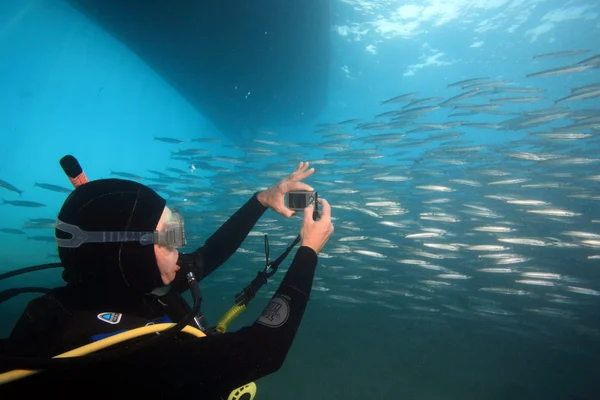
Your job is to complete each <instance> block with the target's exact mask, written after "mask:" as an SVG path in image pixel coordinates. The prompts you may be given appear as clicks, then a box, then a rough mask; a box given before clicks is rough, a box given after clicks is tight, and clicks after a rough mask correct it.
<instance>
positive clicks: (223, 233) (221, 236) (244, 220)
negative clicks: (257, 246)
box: [172, 192, 268, 292]
mask: <svg viewBox="0 0 600 400" xmlns="http://www.w3.org/2000/svg"><path fill="white" fill-rule="evenodd" d="M257 196H258V192H256V193H255V194H254V195H253V196H252V197H251V198H250V200H248V201H247V202H246V204H244V205H243V206H242V207H241V208H240V209H239V210H238V211H236V213H235V214H233V215H232V216H231V217H230V218H229V219H228V220H227V222H225V223H224V224H223V225H221V227H220V228H219V229H218V230H217V231H216V232H215V233H214V234H213V235H212V236H211V237H209V238H208V239H207V240H206V242H205V243H204V246H202V247H199V248H198V249H196V250H195V251H194V252H193V254H194V257H196V259H197V262H196V263H195V264H196V265H201V266H202V270H201V271H194V273H195V275H196V279H198V280H202V279H204V278H206V277H207V276H208V275H210V274H211V273H212V272H213V271H214V270H216V269H217V268H218V267H220V266H221V265H223V263H225V261H227V260H228V259H229V257H231V256H232V255H233V254H234V253H235V252H236V250H237V249H238V248H239V247H240V246H241V245H242V243H243V242H244V239H246V237H247V236H248V233H250V231H251V230H252V228H253V227H254V225H256V222H258V220H259V219H260V217H262V215H263V214H264V213H265V211H267V210H268V207H265V206H263V205H262V204H261V203H260V201H258V197H257ZM172 287H173V289H175V290H177V291H179V292H184V291H186V290H187V289H188V285H187V283H186V281H185V279H177V280H176V281H175V282H173V284H172Z"/></svg>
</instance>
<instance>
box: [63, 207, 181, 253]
mask: <svg viewBox="0 0 600 400" xmlns="http://www.w3.org/2000/svg"><path fill="white" fill-rule="evenodd" d="M56 229H59V230H61V231H63V232H66V233H69V234H70V235H71V238H69V239H63V238H58V237H57V238H56V244H57V245H58V247H68V248H75V247H79V246H81V245H82V244H84V243H109V242H112V243H114V242H139V243H141V244H142V245H148V244H157V245H160V246H166V247H173V248H182V247H185V245H186V243H187V242H186V240H185V230H184V227H183V218H182V217H181V214H180V213H179V211H177V210H172V211H171V215H170V217H169V219H168V220H167V221H165V224H164V228H163V229H162V230H160V231H154V232H127V231H112V232H107V231H105V232H103V231H84V230H83V229H81V228H79V227H78V226H77V225H71V224H68V223H66V222H63V221H61V220H59V219H57V220H56Z"/></svg>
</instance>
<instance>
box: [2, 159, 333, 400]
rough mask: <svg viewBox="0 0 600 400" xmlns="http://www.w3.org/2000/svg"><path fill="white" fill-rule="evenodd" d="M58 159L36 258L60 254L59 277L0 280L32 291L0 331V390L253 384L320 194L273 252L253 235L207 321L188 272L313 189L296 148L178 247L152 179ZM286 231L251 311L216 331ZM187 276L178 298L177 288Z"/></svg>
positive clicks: (280, 354) (245, 392) (324, 215)
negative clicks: (205, 232)
mask: <svg viewBox="0 0 600 400" xmlns="http://www.w3.org/2000/svg"><path fill="white" fill-rule="evenodd" d="M61 165H62V166H63V169H64V170H65V172H66V173H67V175H68V176H69V178H70V179H71V182H72V183H73V185H74V186H75V187H76V188H75V190H74V191H73V192H72V193H71V194H70V195H69V196H68V197H67V199H66V200H65V202H64V204H63V206H62V208H61V210H60V212H59V214H58V217H57V221H56V228H55V235H56V242H57V245H58V253H59V257H60V264H52V265H51V264H47V266H52V267H58V266H62V268H63V273H62V277H63V280H64V281H65V282H66V285H65V286H61V287H58V288H54V289H41V288H20V289H10V290H6V291H4V292H2V293H0V298H1V299H0V302H1V301H5V300H7V299H8V298H11V297H14V296H15V295H17V294H20V293H26V292H36V291H37V292H43V293H45V295H43V296H41V297H38V298H35V299H34V300H32V301H30V302H29V304H28V305H27V308H26V310H25V312H24V313H23V314H22V316H21V317H20V319H19V320H18V321H17V323H16V325H15V326H14V328H13V330H12V332H11V334H10V336H9V337H8V338H7V339H3V340H1V341H0V352H1V356H0V395H2V396H3V398H6V399H8V398H12V397H8V395H13V396H15V397H14V398H17V396H19V397H25V398H29V397H30V396H32V395H34V394H40V395H42V394H43V395H47V394H48V393H57V394H59V393H60V395H66V396H67V397H71V396H73V395H77V396H86V397H87V396H88V395H89V396H92V395H93V391H98V392H99V393H98V395H99V396H108V397H110V398H121V397H125V396H129V395H131V394H135V395H136V397H137V396H142V395H148V396H150V398H161V397H168V398H171V397H175V396H178V395H185V394H193V395H194V396H195V397H196V398H198V399H232V400H234V399H235V400H246V399H251V398H253V397H254V394H255V386H254V384H253V381H254V380H256V379H260V378H262V377H264V376H266V375H269V374H272V373H273V372H275V371H277V370H278V369H279V368H280V367H281V366H282V364H283V362H284V360H285V358H286V355H287V353H288V351H289V349H290V347H291V345H292V342H293V340H294V337H295V335H296V332H297V330H298V327H299V325H300V322H301V320H302V316H303V314H304V311H305V308H306V305H307V302H308V299H309V294H310V291H311V288H312V282H313V277H314V273H315V269H316V266H317V258H318V254H319V252H320V251H321V249H322V248H323V246H324V245H325V244H326V243H327V241H328V240H329V237H330V235H331V234H332V233H333V230H334V228H333V224H332V222H331V208H330V205H329V204H328V202H327V201H326V200H324V199H317V198H316V196H315V199H314V202H313V203H314V204H308V205H307V207H306V208H304V219H303V222H302V227H301V230H300V235H299V236H298V237H297V238H296V240H295V241H294V243H293V244H292V245H291V246H290V247H288V248H287V250H286V251H285V252H284V254H282V256H281V257H279V259H277V260H276V261H275V262H269V254H268V241H267V238H266V237H265V248H266V253H267V254H266V258H267V265H266V266H265V269H264V271H260V272H258V274H257V276H256V278H255V279H254V280H253V281H252V282H251V283H250V284H249V285H248V286H246V287H245V288H244V289H243V290H242V291H241V292H240V293H238V294H237V296H236V300H235V305H234V306H233V307H232V309H231V310H230V311H229V312H228V313H227V314H226V315H225V316H224V317H223V318H222V319H221V321H220V322H219V324H217V325H216V326H215V327H209V326H208V325H207V322H206V318H205V316H204V315H203V314H202V312H201V311H200V304H201V300H202V298H201V294H200V290H199V288H198V281H200V280H202V279H204V278H206V277H207V276H208V275H210V274H211V273H212V272H213V271H214V270H216V269H217V268H218V267H220V266H221V265H222V264H223V263H225V262H226V261H227V260H228V259H229V258H230V257H231V256H232V255H233V254H234V253H235V252H236V250H237V249H238V248H239V247H240V245H241V244H242V243H243V241H244V239H245V238H246V236H247V235H248V233H249V232H250V231H251V230H252V228H253V227H254V225H255V224H256V222H257V221H258V220H259V218H260V217H261V216H262V215H263V213H264V212H265V211H266V210H267V209H269V208H270V209H272V210H274V211H275V212H277V213H279V214H281V215H283V216H285V217H287V218H290V217H291V216H293V215H294V214H295V213H296V212H294V211H292V210H290V209H289V208H288V207H286V205H285V202H284V195H286V194H288V193H289V192H290V191H302V192H304V191H313V193H316V192H314V190H313V189H312V188H311V187H310V186H308V185H307V184H305V183H303V182H302V180H303V179H305V178H306V177H308V176H310V175H311V174H312V173H313V172H314V168H311V169H308V166H309V163H308V162H301V163H300V164H299V166H298V167H297V168H296V170H295V171H294V172H293V173H291V174H290V175H289V176H287V177H286V178H285V179H283V180H281V181H279V182H278V183H276V184H275V185H273V186H272V187H270V188H269V189H266V190H264V191H262V192H257V193H255V194H254V195H253V196H252V197H251V198H250V199H249V200H248V201H247V202H246V203H245V204H244V205H243V206H242V207H241V208H240V209H239V210H238V211H237V212H236V213H235V214H233V215H232V216H231V217H230V218H229V220H227V221H226V222H225V223H224V224H223V225H222V226H221V227H220V228H219V229H218V230H217V231H216V232H215V233H214V234H213V235H212V236H211V237H209V238H208V239H207V240H206V242H205V244H204V246H202V247H200V248H198V249H197V250H195V251H193V252H191V253H181V252H179V250H178V249H181V248H182V247H184V246H185V244H186V241H185V231H184V224H183V218H182V215H181V214H180V213H179V212H177V211H176V210H171V209H169V208H168V207H166V206H165V205H166V201H165V200H164V199H163V198H162V197H161V196H160V195H158V194H157V193H156V192H155V191H154V190H152V189H150V188H149V187H147V186H145V185H142V184H140V183H137V182H133V181H129V180H122V179H100V180H95V181H89V182H88V181H87V178H86V177H85V174H84V173H83V170H82V169H81V167H80V166H79V163H78V162H77V160H76V159H75V158H74V157H72V156H65V157H64V158H63V159H61ZM318 205H321V206H322V210H321V212H317V207H318ZM290 207H291V206H290ZM297 243H300V247H299V249H298V251H297V252H296V255H295V257H294V259H293V261H292V263H291V265H290V267H289V269H288V271H287V272H286V274H285V276H284V278H283V280H282V282H281V284H280V285H279V288H278V289H277V290H276V292H275V294H274V295H273V297H272V299H271V301H270V302H269V304H268V305H267V306H266V308H265V309H264V311H263V312H262V314H261V316H260V317H259V318H258V319H257V320H256V321H255V322H254V323H253V324H252V325H251V326H246V327H243V328H241V329H239V330H237V331H235V332H228V333H226V332H225V330H226V326H227V324H228V323H229V322H230V320H231V319H232V318H234V317H235V316H236V315H237V314H239V312H241V310H243V309H244V308H245V306H246V305H247V304H248V302H249V301H250V300H252V298H254V296H255V294H256V292H257V290H258V289H259V288H260V287H261V286H262V285H263V284H265V283H266V282H267V278H269V277H270V276H272V275H273V273H274V272H275V271H276V270H277V266H278V264H279V263H281V261H283V258H285V256H286V255H287V254H288V253H289V252H290V251H291V250H292V248H293V246H294V245H295V244H297ZM43 268H46V266H38V267H29V268H25V269H24V270H26V271H24V272H31V271H33V270H39V269H43ZM24 272H19V271H17V272H14V273H6V274H2V277H1V278H0V279H4V278H6V277H9V276H14V275H15V274H20V273H24ZM188 289H189V290H190V292H191V294H192V298H193V300H194V304H193V306H192V307H190V305H189V304H188V302H187V301H186V300H185V299H184V298H183V297H182V294H183V293H185V292H186V291H187V290H188Z"/></svg>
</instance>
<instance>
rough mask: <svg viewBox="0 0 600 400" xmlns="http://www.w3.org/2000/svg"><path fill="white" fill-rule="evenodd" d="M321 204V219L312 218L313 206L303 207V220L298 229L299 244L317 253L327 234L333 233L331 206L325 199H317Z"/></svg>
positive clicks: (323, 244)
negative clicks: (300, 239)
mask: <svg viewBox="0 0 600 400" xmlns="http://www.w3.org/2000/svg"><path fill="white" fill-rule="evenodd" d="M318 202H319V204H320V205H321V210H322V211H321V212H320V213H319V215H320V217H321V219H319V220H318V221H315V220H313V212H314V208H315V207H314V206H313V205H312V204H311V205H310V206H308V207H306V208H305V209H304V221H302V229H301V230H300V236H301V237H302V242H301V243H300V246H308V247H310V248H311V249H313V250H314V251H315V253H317V254H319V252H320V251H321V249H323V246H325V243H327V241H328V240H329V236H331V234H332V233H333V224H332V223H331V206H330V205H329V203H328V202H327V200H325V199H318Z"/></svg>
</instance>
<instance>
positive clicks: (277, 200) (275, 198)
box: [258, 162, 315, 218]
mask: <svg viewBox="0 0 600 400" xmlns="http://www.w3.org/2000/svg"><path fill="white" fill-rule="evenodd" d="M307 168H308V162H301V163H300V164H299V165H298V168H296V170H295V171H294V172H292V173H291V174H290V175H288V176H287V177H286V178H285V179H282V180H281V181H279V182H277V183H276V184H275V185H273V186H271V187H270V188H268V189H267V190H264V191H262V192H260V193H259V194H258V201H260V203H261V204H262V205H263V206H265V207H269V208H270V209H271V210H273V211H275V212H277V213H279V214H281V215H283V216H284V217H286V218H290V217H292V216H293V215H295V214H296V212H295V211H292V210H290V209H289V208H287V207H286V206H285V202H284V196H285V194H286V193H287V192H290V191H293V190H306V191H310V192H312V191H314V189H313V188H312V187H310V186H308V185H307V184H305V183H302V182H300V181H301V180H302V179H304V178H306V177H308V176H310V175H312V173H313V172H315V169H314V168H311V169H309V170H308V171H307Z"/></svg>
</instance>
